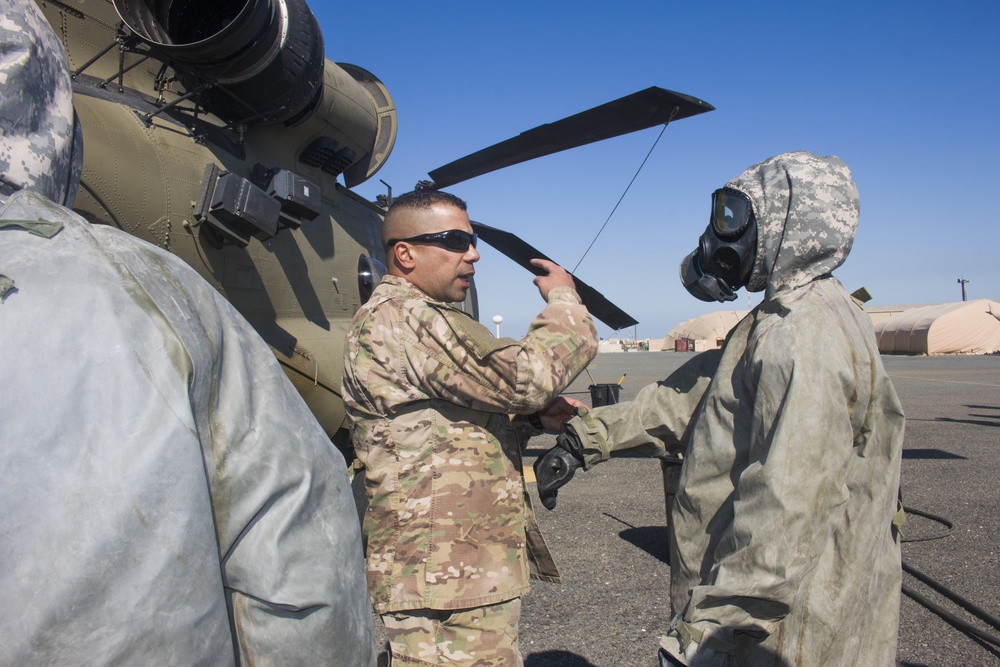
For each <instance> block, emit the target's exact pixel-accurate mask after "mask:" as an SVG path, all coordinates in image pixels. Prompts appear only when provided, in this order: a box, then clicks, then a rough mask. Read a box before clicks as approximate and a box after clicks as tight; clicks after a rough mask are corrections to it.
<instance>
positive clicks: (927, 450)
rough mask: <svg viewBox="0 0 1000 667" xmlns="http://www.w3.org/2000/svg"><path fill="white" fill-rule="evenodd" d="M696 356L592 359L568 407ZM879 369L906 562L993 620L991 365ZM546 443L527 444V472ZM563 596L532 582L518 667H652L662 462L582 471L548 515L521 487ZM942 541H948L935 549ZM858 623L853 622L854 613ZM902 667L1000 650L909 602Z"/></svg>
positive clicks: (659, 579)
mask: <svg viewBox="0 0 1000 667" xmlns="http://www.w3.org/2000/svg"><path fill="white" fill-rule="evenodd" d="M690 358H691V353H677V352H629V353H621V354H601V355H598V357H597V358H596V359H595V360H594V362H593V363H591V365H590V366H589V368H588V369H587V370H588V372H589V376H588V373H584V374H583V375H581V377H580V378H578V379H577V381H576V382H575V383H574V384H573V385H572V386H570V387H569V389H568V390H567V394H569V395H571V396H574V397H576V398H579V399H580V400H583V401H584V402H585V403H587V404H588V405H589V404H591V399H590V392H589V390H588V386H589V385H590V384H592V383H615V382H617V381H618V379H619V378H620V377H621V376H622V375H623V374H625V376H626V377H625V379H624V380H623V381H622V383H621V400H629V399H631V398H633V397H634V396H635V394H636V393H637V392H638V391H639V390H640V389H641V388H642V387H644V386H646V385H647V384H650V383H652V382H655V381H657V380H660V379H663V378H664V377H666V376H667V375H669V374H670V372H671V371H672V370H673V369H675V368H677V367H678V366H679V365H680V364H681V363H683V362H684V361H686V360H688V359H690ZM883 362H884V364H885V367H886V369H887V370H888V372H889V375H890V377H891V378H892V380H893V383H894V384H895V387H896V391H897V393H898V394H899V396H900V399H901V401H902V403H903V408H904V410H905V413H906V438H905V441H904V451H903V464H902V494H903V502H904V505H905V506H906V507H907V508H908V509H915V510H920V511H923V512H926V513H930V514H933V515H936V516H938V517H941V518H942V519H944V520H947V521H948V522H950V523H951V524H952V525H953V528H952V529H950V530H949V529H948V528H947V527H946V526H945V525H943V524H941V523H940V522H937V521H934V520H931V519H927V518H924V517H921V516H917V515H915V514H914V513H912V512H911V513H910V514H909V515H908V519H907V524H906V526H905V527H904V533H903V535H904V541H905V540H921V541H910V542H905V543H904V544H903V561H904V563H907V564H909V565H910V566H912V567H914V568H916V569H917V570H919V571H920V572H923V573H925V574H926V575H929V576H930V577H932V578H933V579H934V580H936V581H938V582H940V583H941V584H943V585H944V586H945V587H947V588H948V589H950V590H952V591H954V592H955V593H958V594H959V595H961V596H963V597H964V598H966V599H967V600H969V601H971V602H972V603H974V604H975V605H976V606H977V607H979V608H981V609H982V610H984V611H985V612H987V613H988V614H989V615H991V618H992V619H993V620H996V617H998V616H1000V567H998V565H1000V536H998V535H1000V490H998V487H1000V476H998V475H997V471H998V470H1000V464H998V462H997V455H998V449H1000V437H998V436H1000V356H980V357H972V356H962V357H899V356H886V357H883ZM554 444H555V437H554V436H549V435H546V436H540V437H537V438H535V439H533V440H532V441H531V443H530V445H529V446H530V449H529V450H528V456H527V457H526V460H525V468H526V469H528V468H530V465H531V463H532V462H533V461H534V458H535V457H536V456H537V455H538V454H541V453H543V452H544V451H546V450H547V449H548V448H550V447H551V446H553V445H554ZM529 489H530V490H531V493H532V503H533V505H534V506H535V508H536V514H537V516H538V520H539V524H540V526H541V528H542V532H543V534H544V535H545V539H546V541H547V542H548V545H549V547H550V549H551V550H552V553H553V555H554V556H555V559H556V562H557V563H558V565H559V569H560V572H561V574H562V580H563V581H562V583H561V584H550V583H544V582H533V583H532V590H531V593H529V594H528V595H527V596H526V597H525V598H524V605H523V609H522V617H521V624H520V641H521V652H522V655H523V656H524V659H525V665H526V667H592V666H593V667H656V665H657V659H656V652H657V647H658V644H659V637H660V635H661V634H663V632H664V631H665V630H666V628H667V626H668V625H669V623H670V617H671V614H670V602H669V594H668V589H669V582H670V572H669V567H668V555H667V534H666V516H665V504H664V496H663V483H662V473H661V471H660V464H659V462H658V461H657V460H654V459H648V458H642V457H627V458H615V459H612V460H611V461H608V462H605V463H603V464H600V465H598V466H595V467H593V468H591V470H589V471H587V472H578V473H577V475H576V477H575V478H574V480H573V481H572V482H571V483H570V484H569V485H567V486H566V487H564V488H563V489H562V490H561V491H560V493H559V498H558V505H557V507H556V508H555V510H553V511H551V512H550V511H547V510H545V509H544V508H543V507H542V506H541V503H540V502H539V501H538V498H537V493H536V491H535V485H534V484H529ZM942 534H944V535H945V536H944V537H939V538H938V539H929V540H928V539H925V538H935V537H937V536H940V535H942ZM903 585H904V588H906V587H909V588H912V589H913V590H915V591H916V592H918V593H920V594H922V595H923V596H925V597H927V598H928V599H930V600H931V601H933V602H935V603H937V604H939V605H941V606H943V607H944V608H945V609H946V610H947V611H949V612H950V613H952V614H954V615H955V616H956V617H957V618H959V619H961V620H964V621H966V622H968V623H971V624H972V625H974V626H975V627H976V628H979V629H980V630H981V631H984V632H986V633H988V634H989V635H992V636H993V637H998V638H1000V628H996V627H991V626H990V625H988V624H987V623H986V622H984V621H982V620H979V619H977V618H976V617H975V616H973V615H972V614H970V613H967V612H965V611H963V610H962V609H961V608H960V607H958V606H956V605H955V604H954V603H952V602H950V601H949V600H948V599H947V598H945V597H944V596H942V595H941V594H939V593H937V592H935V591H934V590H932V589H931V588H930V587H928V586H927V585H925V584H924V583H921V582H920V581H918V580H916V579H915V578H914V577H913V576H911V575H908V574H904V576H903ZM859 611H862V610H859ZM897 664H899V665H905V666H918V665H919V666H928V667H930V666H934V667H938V666H949V665H996V664H1000V648H998V647H996V646H994V645H992V644H990V643H988V642H986V641H982V640H978V639H974V638H971V637H970V636H969V635H968V634H965V633H963V632H961V631H959V630H957V629H955V628H954V627H953V626H952V625H950V624H949V623H947V622H946V621H944V620H942V618H941V617H939V616H938V615H936V614H934V613H932V612H931V611H929V610H928V609H926V608H925V607H924V606H922V605H920V604H918V603H917V602H915V601H914V600H913V599H911V598H910V597H907V596H906V595H903V597H902V603H901V609H900V629H899V648H898V654H897Z"/></svg>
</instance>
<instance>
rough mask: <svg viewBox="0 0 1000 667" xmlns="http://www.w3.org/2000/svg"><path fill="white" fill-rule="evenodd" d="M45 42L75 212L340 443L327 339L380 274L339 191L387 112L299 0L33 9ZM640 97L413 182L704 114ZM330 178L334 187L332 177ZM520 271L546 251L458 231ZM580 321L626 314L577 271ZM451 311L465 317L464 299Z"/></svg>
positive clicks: (487, 229)
mask: <svg viewBox="0 0 1000 667" xmlns="http://www.w3.org/2000/svg"><path fill="white" fill-rule="evenodd" d="M36 1H37V3H38V5H39V7H40V8H41V10H42V12H43V14H44V15H45V17H46V19H47V20H48V21H49V23H50V24H51V25H52V26H53V28H54V29H55V32H56V34H57V35H59V36H60V37H61V39H62V42H63V45H64V47H65V49H66V53H67V56H68V60H69V67H70V71H71V73H72V78H73V101H74V107H75V109H76V114H77V119H78V121H79V123H80V127H81V129H82V134H83V146H84V160H83V171H82V174H81V179H80V187H79V190H78V192H77V195H76V200H75V203H74V209H75V210H76V212H77V213H79V214H80V215H82V216H83V217H85V218H86V219H88V220H89V221H91V222H92V223H95V224H106V225H112V226H115V227H118V228H120V229H122V230H125V231H127V232H129V233H131V234H133V235H135V236H137V237H139V238H141V239H143V240H145V241H147V242H149V243H152V244H154V245H156V246H159V247H161V248H163V249H166V250H167V251H169V252H172V253H174V254H176V255H177V256H179V257H180V258H182V259H183V260H185V261H186V262H187V263H188V264H190V265H191V266H192V267H193V268H194V269H195V270H197V271H198V272H199V273H200V274H201V275H202V277H204V278H205V279H206V280H207V281H208V282H209V283H210V284H212V285H213V286H214V287H215V288H216V289H217V290H219V292H220V293H221V294H223V295H224V296H225V297H226V298H227V299H228V300H229V301H230V303H232V304H233V306H234V307H235V308H236V309H237V310H238V311H239V312H240V313H241V314H242V315H243V317H245V318H246V319H247V320H248V321H249V322H250V324H251V325H252V326H253V327H254V328H255V329H256V331H257V332H258V333H259V334H260V336H261V337H262V338H263V339H264V341H265V342H267V344H268V345H269V346H270V348H271V349H272V351H273V352H274V354H275V356H276V357H277V359H278V361H279V362H280V364H281V366H282V368H283V369H284V370H285V373H286V374H287V376H288V377H289V379H290V380H291V382H292V384H293V385H294V386H295V388H296V389H297V390H298V392H299V393H300V394H301V395H302V397H303V399H304V400H305V402H306V404H307V405H308V406H309V408H310V410H311V411H312V413H313V414H314V415H315V417H316V418H317V420H318V421H319V423H320V424H321V425H322V427H323V428H324V430H325V431H326V433H327V434H328V435H329V436H330V437H331V438H332V439H333V441H334V443H335V444H336V445H337V446H338V447H339V448H341V449H342V450H344V451H346V450H347V448H348V436H347V433H346V430H345V429H344V428H343V426H344V421H345V411H344V405H343V401H342V399H341V396H340V378H341V373H342V370H343V341H344V337H345V334H346V332H347V328H348V327H349V325H350V322H351V319H352V317H353V316H354V313H355V312H356V311H357V309H358V308H359V307H360V306H361V304H363V303H364V302H365V301H366V300H367V298H368V297H369V296H370V295H371V292H372V290H373V289H374V288H375V286H376V285H377V284H378V282H379V280H380V279H381V277H382V275H383V274H384V272H385V254H384V250H383V248H382V243H381V226H382V219H383V217H384V215H385V212H386V209H387V207H388V206H389V204H391V190H390V195H389V196H384V195H380V196H379V197H378V198H377V200H376V201H374V202H373V201H369V200H368V199H366V198H364V197H361V196H359V195H358V194H356V193H355V192H354V191H352V188H354V187H356V186H357V185H359V184H361V183H363V182H365V181H366V180H368V179H370V178H371V177H372V176H373V175H374V174H375V173H376V172H377V171H378V170H379V169H380V168H381V167H382V165H383V164H385V162H386V160H387V159H388V158H389V155H390V153H391V152H392V149H393V146H394V143H395V139H396V131H397V111H396V108H395V105H394V102H393V99H392V96H391V95H390V93H389V91H388V89H387V88H386V86H385V85H384V84H383V83H382V82H381V81H380V80H379V79H378V78H377V77H376V76H375V75H374V74H372V73H371V72H369V71H367V70H365V69H364V68H362V67H360V66H357V65H353V64H348V63H335V62H333V61H331V60H329V59H327V58H326V57H325V53H324V43H323V35H322V31H321V30H320V27H319V24H318V22H317V20H316V18H315V17H314V16H313V14H312V12H311V10H310V9H309V7H308V5H307V4H306V2H305V0H198V1H195V0H87V1H86V2H76V1H74V0H36ZM713 109H714V107H712V106H711V105H710V104H708V103H706V102H704V101H702V100H699V99H697V98H695V97H691V96H689V95H684V94H681V93H676V92H673V91H669V90H665V89H663V88H658V87H650V88H647V89H645V90H642V91H639V92H637V93H634V94H632V95H628V96H626V97H623V98H620V99H617V100H614V101H612V102H609V103H607V104H603V105H600V106H598V107H595V108H592V109H589V110H587V111H584V112H582V113H579V114H576V115H574V116H570V117H568V118H564V119H562V120H559V121H556V122H554V123H549V124H545V125H541V126H539V127H536V128H534V129H532V130H529V131H527V132H524V133H522V134H520V135H518V136H517V137H514V138H512V139H508V140H506V141H502V142H500V143H498V144H494V145H493V146H490V147H488V148H485V149H483V150H481V151H478V152H477V153H473V154H472V155H469V156H467V157H464V158H461V159H459V160H456V161H454V162H452V163H450V164H448V165H445V166H443V167H440V168H438V169H435V170H432V171H430V172H428V175H429V176H430V179H431V180H430V181H426V180H425V181H421V182H420V183H418V187H432V188H444V187H449V186H451V185H455V184H457V183H460V182H462V181H465V180H468V179H470V178H473V177H475V176H479V175H482V174H485V173H488V172H490V171H494V170H496V169H500V168H503V167H508V166H512V165H515V164H518V163H520V162H524V161H526V160H530V159H534V158H538V157H542V156H545V155H549V154H552V153H556V152H559V151H562V150H567V149H569V148H574V147H577V146H582V145H585V144H588V143H592V142H595V141H601V140H604V139H608V138H612V137H615V136H620V135H623V134H626V133H629V132H634V131H637V130H641V129H645V128H649V127H653V126H655V125H662V124H666V123H669V122H671V121H675V120H680V119H683V118H687V117H690V116H694V115H697V114H701V113H705V112H707V111H712V110H713ZM341 180H342V181H343V182H342V183H341ZM472 225H473V229H474V231H475V232H476V233H477V234H478V235H479V237H480V238H481V239H482V240H483V241H484V242H486V243H488V244H490V245H492V246H493V247H495V248H496V249H497V250H499V251H500V252H502V253H503V254H505V255H507V256H508V257H510V258H511V259H513V260H514V261H515V262H517V263H518V264H520V265H521V266H523V267H525V268H527V269H528V270H530V271H537V269H535V267H533V266H532V265H531V264H530V263H529V260H530V259H531V258H534V257H541V258H544V259H548V257H546V256H545V255H544V254H543V253H541V252H539V251H538V250H537V249H535V248H533V247H532V246H531V245H529V244H528V243H526V242H525V241H523V240H521V239H520V238H518V237H517V236H515V235H513V234H511V233H509V232H505V231H503V230H501V229H498V228H495V227H491V226H489V225H486V224H483V223H479V222H476V221H473V223H472ZM576 282H577V287H578V291H579V292H580V295H581V298H582V299H583V302H584V303H585V304H586V305H587V307H588V308H589V310H590V312H591V313H592V314H593V315H594V316H595V317H596V318H598V319H600V320H601V321H602V322H604V323H605V324H607V325H608V326H610V327H611V328H613V329H615V330H617V329H621V328H624V327H627V326H632V325H634V324H636V320H634V319H633V318H631V317H630V316H629V315H628V314H626V313H625V312H624V311H622V310H621V309H620V308H618V307H617V306H615V305H614V304H612V303H611V302H609V301H608V300H607V299H606V298H604V296H603V295H601V294H600V293H599V292H598V291H597V290H595V289H594V288H592V287H591V286H589V285H587V284H586V283H585V282H583V281H581V280H580V279H579V278H576ZM461 306H462V307H463V308H464V309H465V310H466V311H467V312H469V313H470V314H471V315H472V316H473V317H475V318H476V319H478V302H477V297H476V292H475V289H472V290H470V291H469V294H468V296H467V297H466V301H465V302H464V303H463V304H461Z"/></svg>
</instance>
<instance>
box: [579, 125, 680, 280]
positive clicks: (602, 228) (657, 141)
mask: <svg viewBox="0 0 1000 667" xmlns="http://www.w3.org/2000/svg"><path fill="white" fill-rule="evenodd" d="M678 111H680V107H679V106H676V107H674V110H673V111H672V112H671V113H670V117H669V118H668V119H667V122H665V123H664V124H663V127H662V128H660V133H659V134H658V135H656V141H654V142H653V145H652V146H651V147H650V149H649V152H648V153H646V157H645V158H643V160H642V164H640V165H639V168H638V169H636V170H635V175H634V176H633V177H632V180H631V181H629V182H628V185H627V186H625V191H624V192H622V196H621V197H619V198H618V202H617V203H616V204H615V206H614V208H612V209H611V213H609V214H608V217H607V219H606V220H605V221H604V224H603V225H601V228H600V229H598V230H597V234H596V235H595V236H594V240H593V241H591V242H590V245H589V246H587V249H586V250H584V251H583V257H581V258H580V261H579V262H577V263H576V266H574V267H573V270H572V271H570V273H576V270H577V269H578V268H580V264H582V263H583V260H584V259H585V258H586V257H587V253H589V252H590V249H591V248H593V247H594V244H595V243H597V239H598V237H599V236H600V235H601V232H603V231H604V228H605V227H607V226H608V223H609V222H611V216H613V215H614V214H615V211H617V210H618V206H619V204H621V203H622V200H623V199H625V195H627V194H628V191H629V189H630V188H631V187H632V184H633V183H635V179H636V178H638V177H639V172H640V171H642V168H643V167H644V166H646V160H648V159H649V156H650V155H652V154H653V150H654V149H655V148H656V144H658V143H660V137H662V136H663V133H664V132H666V130H667V125H670V121H672V120H673V119H674V116H676V115H677V112H678Z"/></svg>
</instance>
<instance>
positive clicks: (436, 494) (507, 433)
mask: <svg viewBox="0 0 1000 667" xmlns="http://www.w3.org/2000/svg"><path fill="white" fill-rule="evenodd" d="M465 208H466V207H465V203H464V202H463V201H462V200H460V199H458V198H456V197H454V196H452V195H449V194H447V193H443V192H436V191H430V190H418V191H415V192H413V193H408V194H406V195H403V196H401V197H399V198H398V199H397V200H396V201H395V202H394V203H393V205H392V207H391V208H390V209H389V212H388V213H387V215H386V218H385V225H384V229H383V237H382V238H383V242H384V243H385V245H386V249H387V256H388V264H389V275H387V276H386V277H385V279H384V280H383V281H382V283H381V284H380V285H379V286H378V287H377V288H376V289H375V291H374V293H373V294H372V296H371V298H370V299H369V301H368V302H367V303H366V304H365V305H364V306H362V307H361V309H360V310H359V311H358V313H357V314H356V316H355V318H354V322H353V324H352V326H351V329H350V331H349V333H348V336H347V343H346V351H345V360H344V383H343V396H344V400H345V402H346V405H347V410H348V415H349V416H350V420H351V426H352V440H353V442H354V446H355V448H356V450H357V453H358V457H359V459H360V460H361V462H363V463H364V466H365V484H366V489H367V493H368V498H369V500H370V503H369V506H368V510H367V514H366V516H365V520H364V532H365V536H366V538H367V562H368V585H369V589H370V591H371V596H372V599H373V602H374V604H375V608H376V609H377V611H378V612H379V613H380V614H381V615H382V618H383V620H384V621H385V626H386V631H387V634H388V636H389V641H390V647H391V651H392V659H393V663H394V664H414V665H428V664H430V665H456V666H459V665H479V666H495V667H510V666H514V665H520V664H522V660H521V656H520V653H519V651H518V646H517V623H518V617H519V614H520V597H521V596H522V595H524V594H525V593H526V592H527V591H528V579H529V573H530V574H531V575H534V576H538V577H541V578H546V579H550V580H555V579H556V577H558V572H557V571H556V569H555V567H554V564H553V562H552V560H551V557H550V556H549V554H548V551H547V549H546V547H545V543H544V541H543V540H542V538H541V535H540V534H539V532H538V528H537V526H536V525H535V521H534V517H533V514H532V512H531V507H530V505H529V503H528V497H527V494H526V492H525V486H524V479H523V477H522V470H521V448H522V446H523V444H524V440H525V439H526V437H527V436H529V435H532V434H534V433H538V432H540V431H541V428H542V427H544V428H546V429H548V430H551V431H560V430H562V428H563V422H564V421H565V420H566V419H568V418H569V416H571V415H572V414H573V410H574V407H575V406H576V405H579V402H578V401H572V400H569V399H566V398H558V397H559V393H560V392H561V391H562V390H563V389H564V388H565V387H566V386H567V385H569V384H570V382H572V381H573V379H574V378H575V377H576V376H577V375H578V374H579V373H580V372H581V371H582V370H583V369H584V367H586V365H587V364H588V363H589V362H590V361H591V360H592V359H593V357H594V355H595V354H596V352H597V336H596V330H595V328H594V324H593V322H592V320H591V318H590V315H589V314H588V313H587V310H586V308H585V307H584V306H583V305H582V304H581V302H580V298H579V296H578V295H577V293H576V290H575V289H574V283H573V279H572V276H570V275H569V274H568V273H566V271H565V270H563V269H562V268H561V267H559V266H557V265H555V264H553V263H551V262H547V261H544V260H534V263H535V265H536V266H538V267H539V268H542V269H544V270H545V271H547V273H546V274H545V275H542V276H539V277H537V278H535V284H536V285H537V286H538V288H539V291H540V292H541V294H542V297H543V298H545V299H546V301H547V302H548V305H547V306H546V308H545V309H544V310H543V311H542V312H541V314H540V315H538V316H537V317H536V318H535V319H534V321H533V322H532V323H531V327H530V330H529V332H528V334H527V335H526V336H525V337H524V338H523V339H521V340H519V341H518V340H513V339H509V338H500V339H497V338H494V337H493V336H492V335H491V334H490V332H489V330H488V329H487V328H486V327H484V326H482V325H481V324H479V323H478V322H476V321H475V320H473V319H472V318H471V317H470V316H469V315H467V314H466V313H464V312H463V311H461V310H459V309H457V308H455V307H454V306H453V304H454V303H456V302H461V301H463V300H464V299H465V296H466V292H467V290H468V289H469V286H470V282H471V277H472V274H473V273H474V268H473V263H474V262H476V261H477V260H478V259H479V254H478V253H477V252H476V248H475V242H476V238H475V236H474V235H473V234H472V227H471V224H470V222H469V216H468V214H467V213H466V210H465ZM512 415H517V417H515V418H513V419H512ZM531 422H534V426H531V425H530V424H531Z"/></svg>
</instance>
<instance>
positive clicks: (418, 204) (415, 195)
mask: <svg viewBox="0 0 1000 667" xmlns="http://www.w3.org/2000/svg"><path fill="white" fill-rule="evenodd" d="M435 204H447V205H448V206H454V207H455V208H457V209H459V210H460V211H465V210H467V206H466V203H465V201H464V200H462V199H459V198H458V197H456V196H455V195H453V194H451V193H450V192H444V191H443V190H431V189H430V188H417V189H416V190H414V191H413V192H407V193H406V194H402V195H399V196H398V197H396V198H395V199H393V201H392V206H390V207H389V213H390V214H391V213H392V211H393V210H394V209H397V210H402V209H409V210H419V209H428V208H431V207H432V206H434V205H435Z"/></svg>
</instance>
